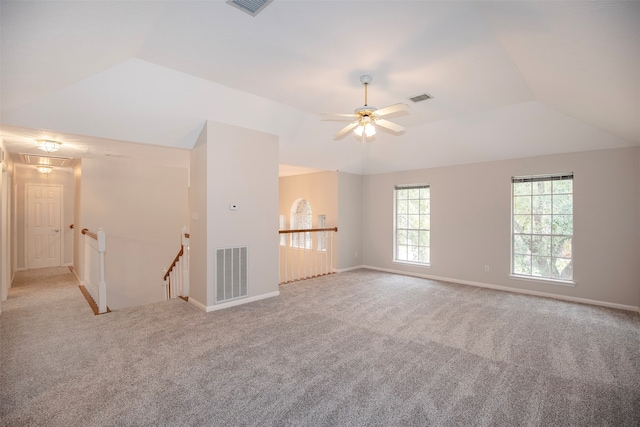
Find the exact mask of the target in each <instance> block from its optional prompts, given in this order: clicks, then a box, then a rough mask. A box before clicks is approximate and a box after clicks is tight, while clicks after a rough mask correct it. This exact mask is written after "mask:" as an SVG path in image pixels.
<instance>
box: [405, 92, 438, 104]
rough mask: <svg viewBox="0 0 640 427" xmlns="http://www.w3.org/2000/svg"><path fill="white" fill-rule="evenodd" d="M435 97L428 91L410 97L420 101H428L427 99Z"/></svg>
mask: <svg viewBox="0 0 640 427" xmlns="http://www.w3.org/2000/svg"><path fill="white" fill-rule="evenodd" d="M431 98H433V96H431V95H429V94H428V93H426V92H425V93H423V94H420V95H416V96H412V97H411V98H409V99H410V100H412V101H413V102H420V101H426V100H427V99H431Z"/></svg>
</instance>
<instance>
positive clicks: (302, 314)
mask: <svg viewBox="0 0 640 427" xmlns="http://www.w3.org/2000/svg"><path fill="white" fill-rule="evenodd" d="M280 292H281V295H280V296H279V297H277V298H271V299H267V300H262V301H257V302H253V303H250V304H245V305H242V306H237V307H234V308H229V309H225V310H221V311H217V312H212V313H204V312H202V311H200V310H198V309H197V308H196V307H194V306H193V305H192V304H189V303H186V302H184V301H182V300H180V299H176V300H171V301H165V302H160V303H154V304H149V305H145V306H141V307H134V308H128V309H123V310H118V311H114V312H112V313H109V314H104V315H100V316H94V315H93V313H92V311H91V309H90V308H89V306H88V304H87V303H86V301H85V300H84V298H83V296H82V294H81V293H80V291H79V289H78V286H77V283H76V282H75V281H74V276H73V275H72V274H70V273H69V271H68V270H66V269H44V270H32V271H28V272H19V273H18V275H17V276H16V280H15V282H14V286H13V287H12V289H11V291H10V295H9V299H8V300H7V301H5V302H4V303H3V313H2V315H1V316H0V346H1V347H0V420H1V422H0V425H7V426H23V425H42V426H45V425H46V426H76V425H78V426H152V425H153V426H163V425H166V426H180V425H185V426H186V425H189V426H200V425H201V426H229V425H242V426H365V425H366V426H412V425H415V426H427V425H434V426H439V425H442V426H448V425H474V426H496V425H505V426H507V425H508V426H516V425H527V426H550V425H564V426H566V425H575V426H586V425H598V426H603V425H610V426H614V425H616V426H620V425H627V426H631V425H640V318H639V317H638V315H637V314H636V313H631V312H625V311H618V310H613V309H607V308H602V307H594V306H588V305H582V304H574V303H567V302H562V301H557V300H553V299H548V298H539V297H532V296H526V295H519V294H513V293H508V292H501V291H494V290H489V289H482V288H476V287H471V286H463V285H457V284H451V283H439V282H435V281H430V280H425V279H420V278H414V277H407V276H400V275H393V274H387V273H381V272H375V271H370V270H358V271H353V272H347V273H341V274H336V275H331V276H324V277H320V278H316V279H312V280H306V281H303V282H297V283H293V284H289V285H284V286H281V287H280Z"/></svg>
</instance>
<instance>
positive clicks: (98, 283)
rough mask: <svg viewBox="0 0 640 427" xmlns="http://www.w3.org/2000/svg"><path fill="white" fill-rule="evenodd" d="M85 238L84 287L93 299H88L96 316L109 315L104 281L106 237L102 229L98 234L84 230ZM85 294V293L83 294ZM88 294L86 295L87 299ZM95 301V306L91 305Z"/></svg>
mask: <svg viewBox="0 0 640 427" xmlns="http://www.w3.org/2000/svg"><path fill="white" fill-rule="evenodd" d="M82 234H83V235H84V236H85V238H84V271H83V275H84V277H83V280H82V286H83V287H84V289H85V290H86V291H87V292H88V294H89V296H90V298H91V299H89V298H87V300H88V301H89V304H90V305H91V308H92V309H93V311H94V312H95V314H102V313H107V312H108V311H109V308H108V307H107V284H106V282H105V279H104V253H105V251H106V249H107V242H106V235H105V233H104V230H102V228H98V232H97V233H93V232H91V231H89V229H88V228H83V229H82ZM83 293H84V292H83ZM86 296H87V294H86V293H85V297H86ZM91 300H93V303H94V304H91V302H92V301H91Z"/></svg>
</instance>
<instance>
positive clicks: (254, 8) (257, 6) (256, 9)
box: [227, 0, 273, 16]
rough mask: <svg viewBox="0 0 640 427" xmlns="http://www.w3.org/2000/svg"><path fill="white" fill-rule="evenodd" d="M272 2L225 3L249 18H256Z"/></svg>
mask: <svg viewBox="0 0 640 427" xmlns="http://www.w3.org/2000/svg"><path fill="white" fill-rule="evenodd" d="M272 1H273V0H227V3H228V4H230V5H231V6H233V7H237V8H238V9H240V10H241V11H243V12H246V13H248V14H249V15H251V16H256V15H257V14H258V13H260V12H262V9H264V8H265V7H267V5H268V4H269V3H271V2H272Z"/></svg>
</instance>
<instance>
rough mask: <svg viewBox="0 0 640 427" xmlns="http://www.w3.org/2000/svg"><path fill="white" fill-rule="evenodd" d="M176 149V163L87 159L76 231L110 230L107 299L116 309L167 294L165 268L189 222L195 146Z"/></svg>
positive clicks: (107, 236) (84, 160) (85, 160)
mask: <svg viewBox="0 0 640 427" xmlns="http://www.w3.org/2000/svg"><path fill="white" fill-rule="evenodd" d="M158 149H159V150H170V149H167V148H159V147H158ZM174 150H175V162H176V166H175V167H170V166H165V165H158V164H147V163H141V162H132V161H128V160H119V159H83V160H82V174H81V185H80V192H81V195H80V197H81V218H82V224H76V232H77V233H80V230H81V229H82V228H88V229H89V230H91V231H93V232H96V231H97V230H98V228H103V229H104V231H105V234H106V252H105V281H106V284H107V305H108V306H109V308H111V309H112V310H114V309H119V308H122V307H127V306H133V305H140V304H146V303H151V302H155V301H161V300H163V299H164V298H165V288H164V286H163V276H164V273H163V269H165V268H167V267H169V265H170V263H171V262H172V261H173V259H174V257H175V256H176V254H177V253H178V251H179V250H180V244H181V233H182V227H183V225H185V224H188V222H187V221H188V196H187V192H188V189H187V185H188V163H189V152H188V151H187V150H177V149H174ZM82 239H84V237H83V238H82ZM81 241H82V240H81ZM81 246H83V245H81Z"/></svg>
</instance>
